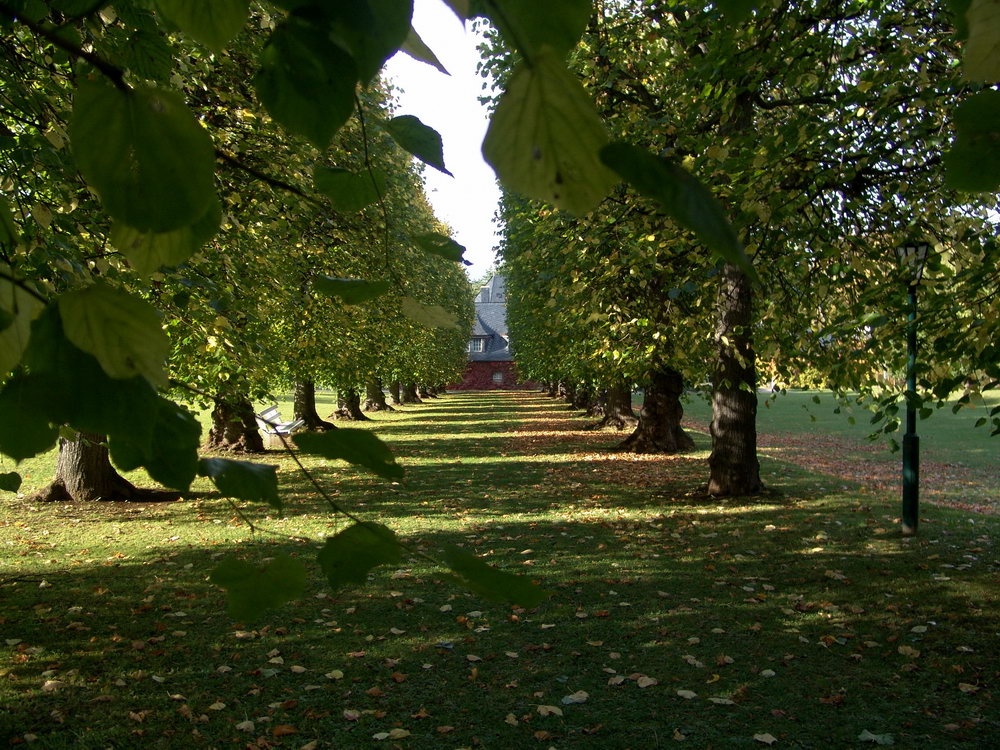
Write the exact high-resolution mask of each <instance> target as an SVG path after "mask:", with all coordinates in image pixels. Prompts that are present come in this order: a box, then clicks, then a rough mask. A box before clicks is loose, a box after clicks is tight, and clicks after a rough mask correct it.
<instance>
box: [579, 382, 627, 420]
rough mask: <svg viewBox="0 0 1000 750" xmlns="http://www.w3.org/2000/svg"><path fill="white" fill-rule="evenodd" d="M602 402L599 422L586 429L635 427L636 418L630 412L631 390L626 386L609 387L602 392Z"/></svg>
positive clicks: (622, 384) (621, 384) (619, 384)
mask: <svg viewBox="0 0 1000 750" xmlns="http://www.w3.org/2000/svg"><path fill="white" fill-rule="evenodd" d="M602 402H603V403H602V409H603V417H602V419H601V421H600V422H597V423H596V424H593V425H591V426H590V427H589V428H588V429H592V430H600V429H603V428H605V427H614V428H615V429H616V430H624V429H628V428H634V427H635V426H636V422H637V418H636V416H635V412H634V411H633V410H632V389H631V388H630V387H629V386H628V385H626V384H624V383H617V384H615V385H613V386H611V387H610V388H608V389H607V391H605V392H604V394H603V399H602Z"/></svg>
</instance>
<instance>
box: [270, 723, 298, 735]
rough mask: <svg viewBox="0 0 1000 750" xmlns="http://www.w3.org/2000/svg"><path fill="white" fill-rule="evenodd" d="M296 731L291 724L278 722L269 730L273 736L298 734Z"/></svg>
mask: <svg viewBox="0 0 1000 750" xmlns="http://www.w3.org/2000/svg"><path fill="white" fill-rule="evenodd" d="M298 731H299V730H298V729H296V728H295V727H293V726H292V725H291V724H278V726H276V727H275V728H274V729H272V730H271V734H272V735H273V736H275V737H286V736H288V735H290V734H298Z"/></svg>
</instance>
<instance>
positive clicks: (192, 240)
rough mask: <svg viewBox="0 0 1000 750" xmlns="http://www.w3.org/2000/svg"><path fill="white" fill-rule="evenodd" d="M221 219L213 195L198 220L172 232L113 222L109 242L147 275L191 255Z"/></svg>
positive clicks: (175, 263) (220, 208) (135, 267)
mask: <svg viewBox="0 0 1000 750" xmlns="http://www.w3.org/2000/svg"><path fill="white" fill-rule="evenodd" d="M221 221H222V206H221V205H220V203H219V201H218V199H214V200H213V201H212V203H211V205H210V206H209V208H208V211H206V212H205V215H204V216H203V217H201V218H200V219H199V220H198V221H196V222H195V223H194V224H190V225H188V226H184V227H180V228H179V229H174V230H173V231H171V232H142V231H140V230H138V229H133V228H132V227H130V226H126V225H125V224H123V223H122V222H120V221H118V222H115V224H114V226H112V227H111V244H112V245H114V246H115V247H116V248H118V250H120V251H121V253H122V254H123V255H124V256H125V257H126V258H128V261H129V263H130V264H131V265H132V267H133V268H134V269H135V270H136V272H137V273H139V274H142V275H143V276H149V275H150V274H152V273H155V272H157V271H159V270H160V269H161V268H163V267H164V266H167V267H171V266H176V265H179V264H181V263H183V262H184V261H186V260H187V259H188V258H190V257H191V256H192V255H194V254H195V253H196V252H197V251H198V249H199V248H200V247H201V246H202V245H204V244H205V243H206V242H208V241H209V240H210V239H211V238H212V237H213V236H214V235H215V233H216V232H217V231H218V230H219V224H220V223H221Z"/></svg>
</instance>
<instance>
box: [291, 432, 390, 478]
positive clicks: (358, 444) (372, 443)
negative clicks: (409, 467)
mask: <svg viewBox="0 0 1000 750" xmlns="http://www.w3.org/2000/svg"><path fill="white" fill-rule="evenodd" d="M292 440H293V441H295V444H296V445H297V446H298V447H299V448H300V449H301V450H303V451H305V452H306V453H315V454H318V455H320V456H323V458H328V459H340V460H342V461H347V462H348V463H352V464H356V465H358V466H363V467H364V468H366V469H368V470H369V471H371V472H373V473H375V474H378V475H379V476H380V477H385V478H386V479H400V478H402V476H403V467H402V466H400V465H399V464H397V463H396V458H395V456H393V455H392V451H391V450H390V449H389V446H388V445H386V444H385V443H383V442H382V441H381V440H379V439H378V438H377V437H376V436H375V435H373V434H372V433H371V432H369V431H368V430H353V429H340V430H331V431H329V432H323V433H311V432H303V433H301V434H298V435H293V436H292Z"/></svg>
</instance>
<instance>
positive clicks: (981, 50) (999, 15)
mask: <svg viewBox="0 0 1000 750" xmlns="http://www.w3.org/2000/svg"><path fill="white" fill-rule="evenodd" d="M965 18H966V21H968V24H969V26H968V29H969V38H968V41H967V42H966V43H965V55H964V57H963V58H962V61H963V63H964V70H965V77H966V78H968V79H969V80H970V81H982V82H984V83H1000V0H972V4H971V5H970V6H969V10H968V12H967V13H966V16H965Z"/></svg>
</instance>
